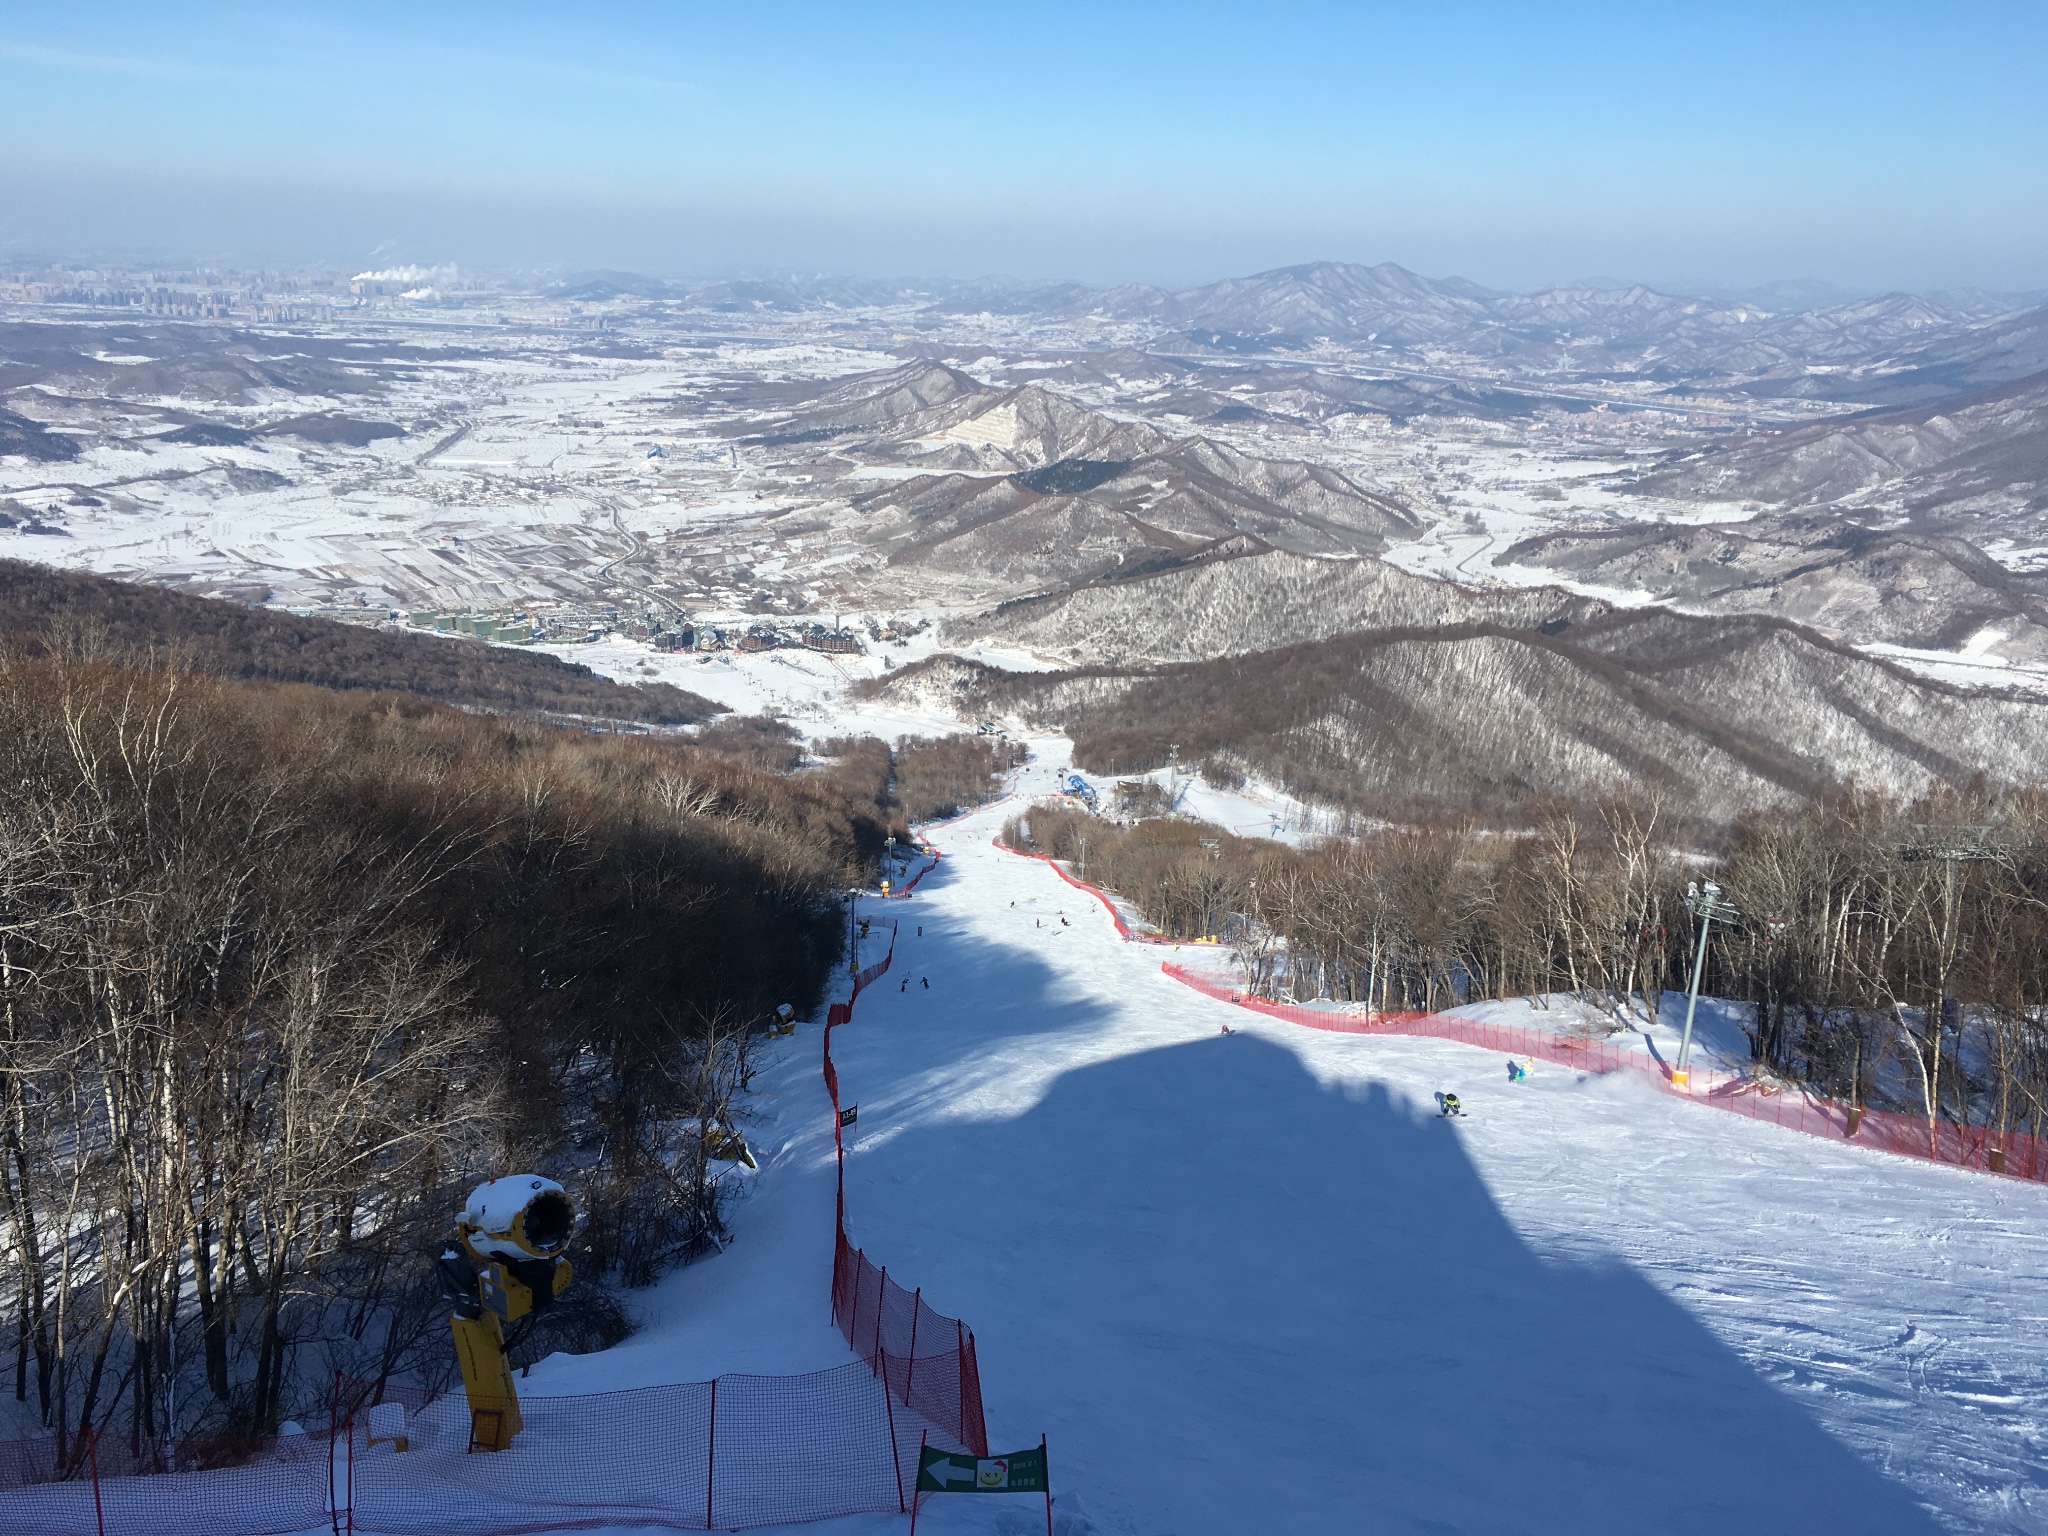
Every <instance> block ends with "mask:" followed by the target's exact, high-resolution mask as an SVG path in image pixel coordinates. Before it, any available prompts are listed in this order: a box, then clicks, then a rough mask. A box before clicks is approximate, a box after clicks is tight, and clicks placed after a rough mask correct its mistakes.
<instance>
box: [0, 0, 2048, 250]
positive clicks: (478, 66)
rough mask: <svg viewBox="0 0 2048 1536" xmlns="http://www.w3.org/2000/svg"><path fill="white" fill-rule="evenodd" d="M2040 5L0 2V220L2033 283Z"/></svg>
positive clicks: (273, 235)
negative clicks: (240, 4)
mask: <svg viewBox="0 0 2048 1536" xmlns="http://www.w3.org/2000/svg"><path fill="white" fill-rule="evenodd" d="M2044 45H2048V5H2044V4H2040V3H2035V4H2031V5H2012V6H2002V5H1970V4H1967V3H1957V0H1949V3H1944V4H1927V5H1917V6H1905V5H1893V6H1887V5H1881V4H1878V3H1875V0H1872V3H1865V4H1855V5H1840V6H1834V5H1824V4H1804V3H1800V0H1776V3H1773V4H1768V5H1755V6H1745V5H1737V4H1722V5H1699V6H1682V5H1677V4H1669V3H1659V0H1642V3H1639V4H1634V5H1615V6H1594V5H1584V6H1574V5H1564V4H1556V5H1535V4H1530V5H1512V6H1511V5H1455V4H1453V5H1428V4H1424V3H1421V0H1410V3H1407V4H1401V5H1391V6H1385V7H1379V6H1372V5H1363V4H1361V5H1351V6H1334V5H1332V6H1321V5H1292V6H1290V5H1279V4H1258V5H1243V6H1216V5H1203V4H1197V3H1186V0H1183V3H1179V4H1162V5H1157V6H1113V5H1102V4H1094V5H1071V6H1069V5H1057V4H1043V3H1041V4H1025V5H977V4H973V3H971V0H956V3H953V4H949V5H934V6H929V7H924V6H911V5H893V6H892V5H880V4H869V5H860V4H854V3H851V0H848V3H845V4H839V5H798V4H787V5H777V4H772V3H761V4H746V5H737V4H735V5H694V6H693V5H686V4H665V5H649V6H630V5H603V6H599V5H591V4H582V5H563V4H555V5H549V6H524V5H517V4H503V3H501V4H493V5H478V6H473V7H468V6H458V5H448V4H423V3H417V0H416V3H413V4H408V5H403V6H400V5H382V4H374V3H354V4H350V5H348V6H345V7H344V6H339V5H333V6H288V5H286V4H284V3H282V0H279V3H273V4H269V5H264V6H257V7H228V6H208V5H180V4H176V3H171V0H158V3H152V4H132V5H115V4H90V3H78V0H68V3H66V4H63V5H58V6H51V5H47V4H36V5H29V4H23V3H16V0H0V134H4V144H5V150H4V153H0V254H7V255H13V256H17V257H18V256H22V255H29V254H36V253H42V254H50V255H56V256H77V255H82V254H87V253H91V252H94V251H102V252H127V253H134V254H145V253H161V254H165V255H169V254H189V255H199V256H204V257H210V258H215V259H226V260H243V261H292V260H331V261H338V262H350V263H352V262H355V261H358V260H365V261H367V260H368V259H369V258H370V257H371V255H372V253H373V252H380V251H381V252H382V253H383V256H381V257H380V258H379V259H380V260H381V259H385V258H386V257H388V258H390V259H402V260H412V261H422V262H435V261H442V260H453V261H457V262H468V263H477V264H498V263H518V264H561V265H568V266H599V265H602V266H617V267H632V268H639V269H642V270H649V271H657V272H662V273H665V274H683V273H702V272H717V271H732V270H744V269H754V270H759V269H777V270H793V269H806V270H830V271H838V272H857V273H890V274H898V273H901V274H944V273H951V274H957V275H972V274H977V273H987V272H1007V273H1013V274H1018V275H1025V276H1073V277H1080V278H1085V279H1090V280H1103V281H1107V280H1122V279H1127V278H1129V279H1145V280H1151V281H1160V282H1166V283H1189V282H1197V281H1204V280H1208V279H1211V278H1215V277H1219V276H1224V275H1227V274H1231V273H1238V272H1246V271H1252V270H1256V269H1259V268H1263V267H1270V266H1277V265H1282V264H1286V263H1291V262H1297V261H1307V260H1313V259H1317V258H1323V257H1329V258H1335V259H1342V260H1352V261H1366V262H1378V261H1398V262H1400V263H1402V264H1403V265H1405V266H1409V267H1413V268H1415V269H1417V270H1419V271H1423V272H1427V273H1430V274H1432V275H1444V274H1449V273H1458V274H1462V275H1465V276H1468V277H1472V278H1475V279H1477V280H1479V281H1482V282H1488V283H1494V284H1499V285H1502V286H1513V287H1525V286H1534V285H1537V284H1540V283H1543V282H1547V281H1552V280H1558V279H1566V278H1574V277H1584V276H1592V275H1616V276H1624V277H1631V278H1645V279H1651V280H1660V281H1664V282H1667V283H1670V282H1674V281H1680V280H1684V281H1690V282H1693V283H1695V284H1703V283H1720V284H1726V285H1731V286H1734V285H1743V284H1750V283H1756V282H1762V281H1767V280H1770V279H1776V278H1794V277H1813V278H1819V279H1823V280H1827V281H1831V282H1835V283H1839V284H1842V285H1845V286H1849V287H1853V288H1862V289H1875V288H1885V287H1919V288H1928V287H1944V286H1961V285H1970V284H1978V285H1985V286H1990V287H1997V288H2006V289H2035V288H2043V287H2048V46H2044Z"/></svg>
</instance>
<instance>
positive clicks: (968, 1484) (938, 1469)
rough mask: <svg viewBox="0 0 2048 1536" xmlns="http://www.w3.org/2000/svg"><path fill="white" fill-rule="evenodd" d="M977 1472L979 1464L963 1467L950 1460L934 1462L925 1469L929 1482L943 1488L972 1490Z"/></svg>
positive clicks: (974, 1463)
mask: <svg viewBox="0 0 2048 1536" xmlns="http://www.w3.org/2000/svg"><path fill="white" fill-rule="evenodd" d="M978 1471H980V1463H979V1462H969V1463H968V1464H967V1465H966V1466H964V1467H963V1466H961V1465H960V1463H959V1462H957V1461H953V1460H951V1459H948V1460H945V1461H935V1462H933V1463H931V1465H929V1466H927V1467H926V1468H925V1472H926V1474H927V1475H929V1476H930V1478H931V1480H932V1481H933V1482H935V1483H938V1484H939V1485H940V1486H942V1487H945V1488H953V1487H965V1488H972V1487H973V1486H974V1481H975V1474H976V1473H977V1472H978Z"/></svg>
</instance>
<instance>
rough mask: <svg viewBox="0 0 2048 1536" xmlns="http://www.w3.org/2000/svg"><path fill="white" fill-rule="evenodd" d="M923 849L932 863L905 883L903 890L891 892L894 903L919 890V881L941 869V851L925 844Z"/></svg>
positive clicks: (890, 895)
mask: <svg viewBox="0 0 2048 1536" xmlns="http://www.w3.org/2000/svg"><path fill="white" fill-rule="evenodd" d="M922 847H923V850H924V851H925V852H926V853H928V854H930V855H931V858H932V861H931V863H929V864H927V865H925V867H924V868H923V869H920V870H919V871H918V872H917V873H916V874H914V875H912V876H911V877H910V878H909V879H908V880H906V881H904V882H903V887H902V889H901V890H895V891H891V892H890V893H889V899H890V900H891V901H894V900H895V899H896V898H898V897H900V896H908V895H909V894H910V893H911V892H912V891H914V890H916V889H917V882H918V881H920V880H922V879H923V878H924V877H925V876H926V875H928V874H930V873H931V872H932V871H933V870H935V869H937V868H938V867H939V859H940V857H941V855H940V853H939V850H938V849H936V848H934V847H932V846H931V844H929V843H926V844H923V845H922Z"/></svg>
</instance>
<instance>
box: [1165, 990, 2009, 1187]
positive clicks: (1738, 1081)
mask: <svg viewBox="0 0 2048 1536" xmlns="http://www.w3.org/2000/svg"><path fill="white" fill-rule="evenodd" d="M1160 969H1161V970H1163V971H1164V972H1165V973H1166V974H1167V975H1169V976H1171V977H1172V978H1173V979H1174V980H1175V981H1178V982H1181V983H1182V984H1183V985H1185V986H1189V987H1193V988H1194V989H1195V990H1196V991H1197V992H1201V993H1205V994H1206V995H1208V996H1210V997H1214V998H1218V999H1220V1000H1222V1001H1224V1002H1228V1003H1235V1004H1236V1005H1237V1006H1238V1007H1240V1008H1248V1009H1250V1010H1252V1011H1253V1012H1255V1013H1260V1014H1263V1015H1265V1016H1266V1017H1267V1018H1272V1019H1281V1020H1284V1021H1285V1022H1287V1023H1289V1024H1304V1025H1306V1026H1308V1027H1309V1028H1310V1029H1321V1030H1327V1031H1330V1032H1331V1033H1334V1034H1342V1035H1420V1036H1426V1037H1428V1038H1430V1039H1434V1040H1455V1041H1457V1042H1458V1043H1459V1044H1461V1045H1476V1046H1479V1047H1480V1048H1481V1049H1483V1050H1489V1051H1500V1052H1503V1053H1504V1054H1506V1055H1509V1056H1531V1057H1534V1058H1536V1059H1537V1060H1539V1061H1549V1062H1555V1063H1557V1064H1559V1065H1561V1066H1568V1067H1575V1068H1577V1069H1578V1070H1580V1071H1584V1072H1595V1073H1607V1072H1622V1071H1627V1072H1639V1073H1642V1074H1643V1075H1644V1076H1645V1077H1647V1078H1649V1079H1650V1080H1651V1081H1652V1082H1654V1083H1655V1084H1656V1085H1657V1086H1658V1087H1659V1088H1661V1089H1662V1090H1663V1091H1664V1092H1666V1093H1669V1094H1671V1095H1673V1096H1675V1097H1678V1098H1683V1099H1688V1100H1690V1101H1691V1102H1693V1103H1695V1104H1704V1105H1707V1106H1708V1107H1709V1108H1712V1109H1719V1110H1725V1111H1727V1112H1728V1113H1730V1114H1737V1115H1742V1116H1744V1117H1745V1118H1747V1119H1751V1120H1762V1121H1766V1122H1768V1123H1769V1124H1772V1125H1781V1126H1783V1127H1784V1128H1785V1129H1787V1130H1790V1131H1802V1132H1804V1133H1805V1134H1807V1135H1809V1136H1822V1137H1828V1138H1831V1139H1834V1140H1838V1141H1840V1140H1853V1141H1854V1142H1855V1143H1856V1144H1857V1145H1858V1146H1862V1147H1869V1148H1870V1149H1872V1150H1873V1151H1878V1152H1893V1153H1897V1154H1899V1155H1900V1156H1904V1157H1918V1158H1923V1159H1925V1160H1927V1161H1929V1162H1936V1163H1947V1164H1950V1165H1952V1166H1955V1167H1959V1168H1975V1169H1980V1170H1982V1171H1983V1172H1986V1173H1997V1174H2004V1175H2006V1176H2007V1177H2010V1178H2018V1179H2033V1180H2040V1181H2044V1182H2048V1157H2044V1155H2043V1153H2044V1149H2043V1148H2042V1146H2041V1142H2040V1138H2038V1137H2036V1136H2035V1135H2033V1134H2032V1133H2031V1132H2027V1131H2008V1132H2004V1133H2000V1132H1997V1131H1994V1130H1992V1129H1990V1128H1988V1127H1986V1126H1976V1125H1957V1124H1955V1123H1954V1122H1953V1121H1948V1120H1937V1121H1934V1122H1932V1123H1930V1122H1929V1121H1928V1120H1927V1118H1926V1117H1925V1116H1922V1115H1910V1114H1903V1113H1901V1112H1899V1111H1897V1110H1882V1109H1873V1110H1859V1109H1855V1108H1852V1107H1851V1106H1849V1105H1846V1104H1842V1103H1838V1102H1837V1101H1835V1100H1833V1099H1824V1098H1818V1097H1815V1096H1814V1095H1812V1094H1808V1093H1803V1092H1801V1091H1799V1090H1798V1089H1797V1088H1793V1087H1790V1086H1784V1085H1780V1084H1778V1083H1775V1082H1772V1081H1770V1080H1767V1079H1758V1078H1754V1077H1743V1076H1737V1075H1735V1074H1732V1073H1726V1072H1702V1071H1699V1070H1697V1069H1695V1070H1693V1071H1691V1072H1689V1073H1688V1074H1687V1077H1688V1079H1689V1080H1688V1081H1687V1082H1686V1083H1683V1084H1679V1083H1674V1082H1673V1081H1672V1080H1671V1074H1670V1071H1669V1069H1668V1068H1667V1067H1666V1066H1665V1064H1664V1063H1663V1062H1661V1061H1658V1060H1657V1059H1655V1058H1654V1057H1652V1056H1649V1055H1647V1054H1645V1053H1644V1052H1641V1051H1633V1050H1626V1049H1623V1048H1622V1047H1619V1046H1616V1045H1613V1044H1611V1043H1609V1042H1607V1041H1604V1040H1587V1039H1580V1038H1578V1037H1575V1036H1572V1035H1559V1034H1553V1033H1551V1032H1549V1031H1547V1030H1540V1029H1531V1028H1529V1027H1527V1026H1526V1025H1516V1024H1492V1023H1486V1022H1483V1021H1481V1020H1478V1019H1462V1018H1459V1017H1457V1016H1456V1015H1454V1014H1443V1013H1352V1012H1347V1011H1344V1010H1340V1009H1334V1008H1303V1007H1299V1006H1297V1005H1295V1004H1292V1003H1276V1002H1269V1001H1268V1000H1266V999H1265V998H1262V997H1248V996H1246V995H1245V994H1244V992H1243V991H1242V990H1241V989H1238V988H1234V987H1231V986H1230V985H1228V984H1227V983H1224V982H1219V981H1214V980H1212V979H1210V978H1208V977H1206V976H1202V975H1199V974H1197V973H1196V972H1194V971H1191V970H1189V969H1188V968H1187V967H1186V966H1181V965H1175V964H1174V963H1173V962H1172V961H1170V960H1169V961H1167V962H1165V963H1164V964H1163V965H1162V966H1161V967H1160Z"/></svg>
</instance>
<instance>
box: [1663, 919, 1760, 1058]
mask: <svg viewBox="0 0 2048 1536" xmlns="http://www.w3.org/2000/svg"><path fill="white" fill-rule="evenodd" d="M1685 910H1686V911H1688V912H1690V913H1691V914H1692V915H1693V916H1694V917H1696V918H1698V919H1699V920H1700V947H1699V949H1698V951H1697V952H1696V953H1695V954H1694V955H1693V961H1692V991H1691V992H1690V993H1689V994H1688V995H1687V997H1686V1000H1685V1033H1684V1034H1682V1035H1680V1036H1679V1038H1678V1060H1677V1061H1676V1062H1675V1063H1673V1065H1672V1068H1671V1084H1672V1086H1673V1087H1674V1088H1684V1087H1686V1086H1687V1085H1688V1084H1690V1083H1691V1081H1692V1074H1691V1071H1690V1069H1689V1067H1688V1063H1689V1062H1690V1061H1691V1060H1692V1019H1693V1015H1694V1014H1695V1013H1697V1012H1698V1011H1699V1006H1700V975H1701V973H1702V972H1703V971H1705V970H1706V968H1707V930H1708V929H1710V928H1712V927H1713V926H1714V924H1715V923H1723V924H1726V923H1732V922H1734V921H1735V920H1736V919H1737V918H1738V917H1740V916H1742V914H1741V913H1740V912H1738V911H1737V910H1736V909H1735V904H1734V903H1733V902H1730V901H1723V900H1722V899H1721V887H1720V886H1718V885H1716V884H1714V882H1713V881H1711V880H1709V881H1708V882H1707V883H1706V884H1705V885H1703V886H1701V885H1688V886H1686V888H1685Z"/></svg>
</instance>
